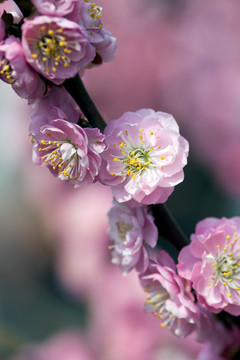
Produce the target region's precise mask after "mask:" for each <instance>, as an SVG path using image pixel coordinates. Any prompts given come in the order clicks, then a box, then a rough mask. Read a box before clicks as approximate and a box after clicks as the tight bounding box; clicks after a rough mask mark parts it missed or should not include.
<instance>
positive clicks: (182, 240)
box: [150, 204, 189, 251]
mask: <svg viewBox="0 0 240 360" xmlns="http://www.w3.org/2000/svg"><path fill="white" fill-rule="evenodd" d="M150 208H151V210H152V214H153V217H154V219H155V225H156V226H157V228H158V233H159V235H161V236H163V237H164V238H165V239H167V240H168V241H169V242H170V243H171V244H173V245H174V246H175V248H176V249H177V250H178V251H180V250H181V249H182V248H183V247H184V246H186V245H188V244H189V240H188V238H187V237H186V235H185V234H184V233H183V231H182V229H181V228H180V227H179V226H178V224H177V223H176V221H175V219H174V217H173V216H172V214H171V213H170V212H169V210H168V209H167V207H166V206H165V205H163V204H157V205H150Z"/></svg>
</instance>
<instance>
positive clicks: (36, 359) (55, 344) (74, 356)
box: [11, 330, 93, 360]
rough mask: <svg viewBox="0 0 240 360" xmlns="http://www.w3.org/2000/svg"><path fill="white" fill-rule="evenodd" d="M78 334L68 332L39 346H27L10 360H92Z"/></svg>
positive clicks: (82, 339)
mask: <svg viewBox="0 0 240 360" xmlns="http://www.w3.org/2000/svg"><path fill="white" fill-rule="evenodd" d="M85 342H86V340H85V339H84V338H83V335H82V334H81V333H80V332H77V331H73V330H71V331H70V330H69V331H66V332H63V333H60V334H57V335H55V336H54V337H52V338H50V339H48V340H46V341H45V342H44V343H42V344H39V345H28V346H26V347H25V348H23V350H22V351H21V352H20V353H19V355H16V356H15V357H14V358H12V359H11V360H93V357H92V356H91V353H90V350H89V349H88V348H87V345H86V343H85Z"/></svg>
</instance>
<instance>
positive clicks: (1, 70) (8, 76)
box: [0, 59, 15, 84]
mask: <svg viewBox="0 0 240 360" xmlns="http://www.w3.org/2000/svg"><path fill="white" fill-rule="evenodd" d="M12 73H13V70H12V68H11V66H10V63H9V61H7V60H5V59H3V60H1V62H0V75H2V77H4V79H5V80H6V81H8V82H9V84H13V83H14V81H15V80H14V77H13V76H12Z"/></svg>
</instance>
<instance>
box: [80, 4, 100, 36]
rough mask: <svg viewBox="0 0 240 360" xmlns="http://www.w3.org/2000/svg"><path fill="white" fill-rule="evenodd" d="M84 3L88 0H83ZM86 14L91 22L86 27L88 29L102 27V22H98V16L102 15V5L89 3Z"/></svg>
mask: <svg viewBox="0 0 240 360" xmlns="http://www.w3.org/2000/svg"><path fill="white" fill-rule="evenodd" d="M84 1H85V2H86V3H88V2H89V0H84ZM88 14H89V15H90V17H91V23H90V24H89V26H88V27H87V29H88V30H90V29H92V30H94V28H97V29H101V28H102V24H101V23H100V18H101V16H102V7H101V6H98V5H96V4H95V3H92V4H90V6H89V9H88Z"/></svg>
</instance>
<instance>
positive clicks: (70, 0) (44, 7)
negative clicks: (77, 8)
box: [32, 0, 82, 17]
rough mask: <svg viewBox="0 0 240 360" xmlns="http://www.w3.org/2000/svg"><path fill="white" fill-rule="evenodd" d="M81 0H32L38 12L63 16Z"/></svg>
mask: <svg viewBox="0 0 240 360" xmlns="http://www.w3.org/2000/svg"><path fill="white" fill-rule="evenodd" d="M81 1H82V0H57V1H56V0H32V3H33V5H34V6H35V7H36V8H37V10H38V11H39V12H40V14H43V15H51V16H59V17H61V16H64V15H66V14H69V13H71V12H72V11H73V10H74V5H75V4H76V3H78V2H81Z"/></svg>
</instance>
